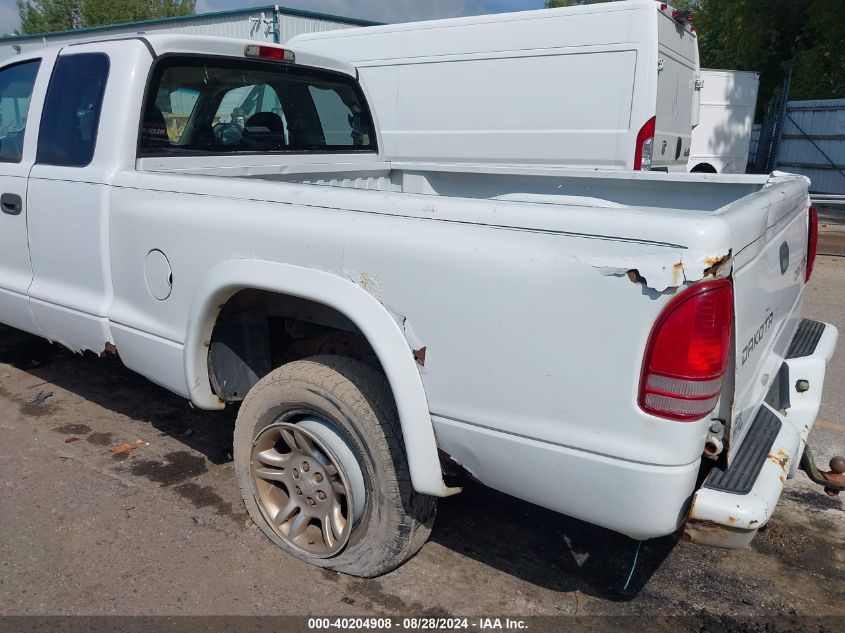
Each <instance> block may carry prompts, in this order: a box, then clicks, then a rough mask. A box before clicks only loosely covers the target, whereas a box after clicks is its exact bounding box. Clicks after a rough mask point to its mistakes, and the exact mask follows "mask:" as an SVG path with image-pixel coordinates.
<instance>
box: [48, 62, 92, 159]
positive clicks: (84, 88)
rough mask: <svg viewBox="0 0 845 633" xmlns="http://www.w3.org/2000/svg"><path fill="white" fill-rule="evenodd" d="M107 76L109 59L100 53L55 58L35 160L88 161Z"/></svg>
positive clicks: (90, 156)
mask: <svg viewBox="0 0 845 633" xmlns="http://www.w3.org/2000/svg"><path fill="white" fill-rule="evenodd" d="M108 75H109V58H108V56H106V55H104V54H103V53H82V54H79V55H63V56H60V57H59V58H58V59H57V61H56V66H55V67H54V68H53V76H52V77H51V78H50V86H49V87H48V88H47V97H46V99H45V101H44V112H43V114H42V115H41V129H40V131H39V133H38V155H37V158H36V162H38V163H39V164H42V165H63V166H67V167H84V166H85V165H87V164H89V163H90V162H91V159H92V158H94V148H95V147H96V145H97V128H98V127H99V124H100V111H101V110H102V106H103V93H104V92H105V89H106V80H107V79H108Z"/></svg>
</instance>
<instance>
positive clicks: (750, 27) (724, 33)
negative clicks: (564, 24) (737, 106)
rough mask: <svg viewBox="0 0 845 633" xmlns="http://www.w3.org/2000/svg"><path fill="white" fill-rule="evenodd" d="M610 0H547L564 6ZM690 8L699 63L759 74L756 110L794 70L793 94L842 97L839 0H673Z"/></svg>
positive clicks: (844, 71) (842, 6)
mask: <svg viewBox="0 0 845 633" xmlns="http://www.w3.org/2000/svg"><path fill="white" fill-rule="evenodd" d="M604 1H608V0H546V6H547V7H568V6H573V5H579V4H593V3H594V2H604ZM669 4H672V5H674V6H676V7H679V8H684V9H690V10H692V12H693V14H694V16H695V17H694V22H695V25H696V29H697V31H698V47H699V54H700V57H701V66H702V67H703V68H729V69H734V70H754V71H757V72H759V73H760V93H759V97H758V99H757V104H758V112H759V113H762V112H763V111H764V110H765V107H766V104H767V103H768V101H769V99H770V98H771V96H772V95H773V94H775V92H776V91H777V90H778V87H779V86H780V85H781V83H782V82H783V79H784V78H785V77H786V76H787V75H788V74H789V72H790V70H791V71H792V81H791V85H790V91H789V96H790V98H792V99H832V98H842V97H845V53H843V45H842V42H843V33H845V2H843V1H842V0H801V1H797V0H676V1H675V2H671V1H670V2H669Z"/></svg>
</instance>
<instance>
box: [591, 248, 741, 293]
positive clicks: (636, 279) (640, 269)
mask: <svg viewBox="0 0 845 633" xmlns="http://www.w3.org/2000/svg"><path fill="white" fill-rule="evenodd" d="M578 260H579V261H581V262H582V263H585V264H587V265H588V266H591V267H592V268H595V269H597V270H598V272H599V274H601V275H605V276H610V277H627V278H628V279H629V280H630V281H631V282H633V283H636V284H643V285H644V286H645V287H646V288H649V289H651V290H653V291H655V292H659V293H660V292H664V291H666V290H669V289H671V288H680V287H681V286H683V285H684V284H685V283H692V282H696V281H701V280H703V279H711V278H718V277H725V276H727V275H729V274H730V271H731V266H732V264H733V256H732V252H731V250H730V249H726V250H724V251H717V252H715V253H704V252H697V251H690V250H680V251H679V250H676V249H672V250H671V251H669V252H666V253H656V254H648V255H640V256H632V257H579V258H578Z"/></svg>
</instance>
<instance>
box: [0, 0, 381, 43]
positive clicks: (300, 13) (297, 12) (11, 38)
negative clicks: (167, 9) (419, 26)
mask: <svg viewBox="0 0 845 633" xmlns="http://www.w3.org/2000/svg"><path fill="white" fill-rule="evenodd" d="M276 6H278V5H272V4H268V5H265V6H258V7H247V8H243V9H229V10H227V11H211V12H209V13H195V14H192V15H179V16H174V17H172V18H156V19H153V20H139V21H137V22H121V23H119V24H106V25H103V26H91V27H86V28H81V29H70V30H67V31H52V32H50V33H31V34H27V35H5V36H3V37H0V44H14V43H17V42H23V41H26V40H35V39H42V38H45V37H56V36H60V35H76V34H78V33H103V32H106V31H110V30H113V29H122V28H126V27H129V26H131V27H134V26H144V25H151V24H166V23H172V22H188V21H191V20H196V19H206V18H210V17H214V16H224V15H242V14H246V13H257V12H260V11H264V12H271V11H273V10H274V9H275V8H276ZM278 8H279V12H280V13H282V14H283V15H291V16H296V17H302V18H316V19H321V20H330V21H332V22H340V23H342V24H352V25H355V26H378V25H380V24H381V22H372V21H370V20H359V19H357V18H347V17H343V16H339V15H331V14H328V13H317V12H315V11H304V10H302V9H289V8H287V7H282V6H279V7H278Z"/></svg>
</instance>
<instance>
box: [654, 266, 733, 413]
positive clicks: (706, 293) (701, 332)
mask: <svg viewBox="0 0 845 633" xmlns="http://www.w3.org/2000/svg"><path fill="white" fill-rule="evenodd" d="M732 320H733V287H732V286H731V282H730V281H728V280H718V281H707V282H704V283H701V284H698V285H696V286H693V287H692V288H690V289H689V290H687V291H686V292H684V293H683V294H681V295H680V296H679V297H678V298H676V299H675V300H673V301H672V302H671V303H670V304H669V305H668V306H666V308H665V309H664V310H663V312H661V314H660V316H659V317H658V319H657V322H656V323H655V324H654V327H653V328H652V330H651V336H650V337H649V341H648V346H647V348H646V354H645V359H644V361H643V372H642V377H641V379H640V395H639V404H640V408H641V409H642V410H643V411H645V412H646V413H651V414H652V415H656V416H659V417H661V418H668V419H670V420H681V421H687V420H698V419H700V418H702V417H704V416H705V415H707V414H708V413H710V412H711V411H713V409H714V408H715V406H716V402H717V401H718V400H719V394H720V393H721V390H722V378H723V377H724V375H725V368H726V367H727V364H728V351H729V346H730V335H731V324H732Z"/></svg>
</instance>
